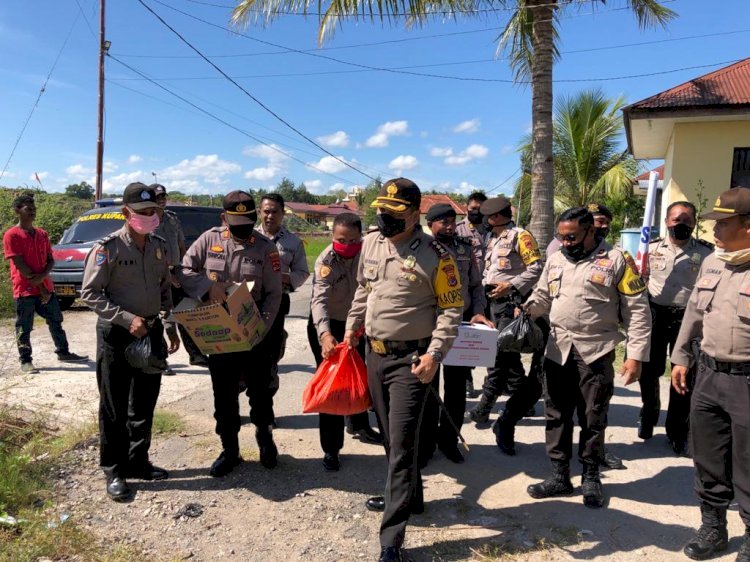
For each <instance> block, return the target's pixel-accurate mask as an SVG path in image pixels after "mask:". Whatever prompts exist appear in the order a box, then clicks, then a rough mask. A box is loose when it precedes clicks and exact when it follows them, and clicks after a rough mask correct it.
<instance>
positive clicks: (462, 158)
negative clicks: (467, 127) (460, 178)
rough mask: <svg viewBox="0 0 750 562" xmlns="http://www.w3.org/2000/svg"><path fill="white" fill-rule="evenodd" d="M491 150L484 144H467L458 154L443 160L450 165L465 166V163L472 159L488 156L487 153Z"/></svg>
mask: <svg viewBox="0 0 750 562" xmlns="http://www.w3.org/2000/svg"><path fill="white" fill-rule="evenodd" d="M489 152H490V150H489V148H487V147H486V146H484V145H481V144H472V145H470V146H467V147H466V148H465V149H464V150H462V151H461V152H459V153H458V154H454V155H451V156H448V157H447V158H446V159H445V160H443V162H445V164H447V165H448V166H463V165H464V164H468V163H469V162H471V161H472V160H477V159H480V158H484V157H485V156H487V154H489Z"/></svg>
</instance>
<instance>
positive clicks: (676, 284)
mask: <svg viewBox="0 0 750 562" xmlns="http://www.w3.org/2000/svg"><path fill="white" fill-rule="evenodd" d="M695 219H696V216H695V206H694V205H693V204H692V203H689V202H687V201H677V202H675V203H672V204H671V205H669V207H667V216H666V219H665V221H664V223H665V226H666V228H667V237H666V238H663V239H657V240H654V241H653V242H652V243H651V244H650V245H649V248H648V261H649V268H648V295H649V301H650V303H651V317H652V323H653V331H652V334H651V354H650V357H649V360H648V363H644V364H643V373H642V374H641V380H640V385H641V400H642V401H643V407H642V408H641V413H640V416H639V418H638V437H640V438H641V439H650V438H651V437H652V436H653V434H654V426H655V425H656V423H657V422H658V420H659V410H660V409H661V400H660V398H659V379H660V378H661V377H662V375H663V374H664V363H665V360H666V357H667V348H669V351H670V352H671V351H673V350H674V344H675V340H676V339H677V334H678V332H679V331H680V326H681V324H682V316H683V315H684V314H685V306H686V305H687V302H688V299H689V298H690V292H691V291H692V290H693V287H694V286H695V280H696V279H697V277H698V270H699V269H700V266H701V264H702V263H703V260H704V259H705V258H706V257H708V256H709V255H710V254H711V253H712V252H713V246H712V245H711V244H710V243H708V242H704V241H703V240H698V239H695V238H693V237H692V236H691V235H692V232H693V229H694V228H695V222H696V221H695ZM689 416H690V394H689V393H688V394H686V395H685V396H682V395H680V394H679V393H677V392H675V391H674V389H672V388H671V387H670V393H669V409H668V410H667V421H666V424H665V426H666V430H667V439H668V440H669V444H670V445H671V446H672V449H673V450H674V452H675V453H676V454H678V455H681V454H683V453H685V451H686V448H687V436H688V427H689V425H688V421H689Z"/></svg>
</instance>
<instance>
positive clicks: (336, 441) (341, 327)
mask: <svg viewBox="0 0 750 562" xmlns="http://www.w3.org/2000/svg"><path fill="white" fill-rule="evenodd" d="M329 322H330V325H331V335H333V337H334V338H336V341H338V342H339V343H340V342H341V341H343V339H344V332H345V331H346V321H345V320H333V319H331V320H330V321H329ZM307 341H308V342H309V343H310V350H311V351H312V354H313V356H314V357H315V364H316V365H318V366H319V365H320V364H321V363H322V362H323V350H322V348H321V347H320V341H319V340H318V333H317V331H316V330H315V326H314V325H313V322H312V315H310V318H309V319H308V321H307ZM357 351H359V354H360V355H361V356H362V359H363V360H364V357H365V353H364V351H365V340H364V338H360V341H359V346H358V347H357ZM345 423H346V424H348V425H350V426H351V429H352V431H359V430H360V429H365V428H369V427H370V418H369V416H368V413H367V411H364V412H360V413H359V414H354V415H353V416H334V415H331V414H318V431H319V433H320V447H321V448H322V449H323V452H324V453H331V454H338V452H339V451H340V450H341V449H342V448H343V447H344V425H345Z"/></svg>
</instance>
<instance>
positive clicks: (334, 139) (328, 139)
mask: <svg viewBox="0 0 750 562" xmlns="http://www.w3.org/2000/svg"><path fill="white" fill-rule="evenodd" d="M317 141H318V142H319V143H320V144H322V145H323V146H327V147H333V148H344V147H346V146H349V135H347V134H346V132H344V131H336V132H335V133H331V134H330V135H323V136H322V137H318V138H317Z"/></svg>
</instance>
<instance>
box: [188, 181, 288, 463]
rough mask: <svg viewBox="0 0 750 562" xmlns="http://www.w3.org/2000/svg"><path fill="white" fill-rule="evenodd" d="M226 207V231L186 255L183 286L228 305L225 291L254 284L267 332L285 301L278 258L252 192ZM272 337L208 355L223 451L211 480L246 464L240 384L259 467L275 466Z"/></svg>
mask: <svg viewBox="0 0 750 562" xmlns="http://www.w3.org/2000/svg"><path fill="white" fill-rule="evenodd" d="M222 206H223V207H224V212H223V213H222V215H221V220H222V226H217V227H214V228H212V229H210V230H207V231H206V232H204V233H203V234H201V235H200V237H199V238H198V239H197V240H196V241H195V242H194V243H193V244H192V246H190V248H189V249H188V251H187V253H186V254H185V257H184V258H183V260H182V275H181V279H180V280H181V282H182V286H183V287H184V288H185V292H186V293H187V294H188V295H190V296H191V297H193V298H197V299H201V300H205V301H207V302H209V303H212V304H217V303H223V302H224V301H225V300H226V291H227V289H228V288H229V287H230V286H231V285H232V284H233V283H240V282H245V281H253V282H254V285H253V290H252V297H253V300H254V301H255V304H256V305H257V306H258V310H259V311H260V314H261V316H262V317H263V321H264V322H265V324H266V327H269V326H272V325H273V322H274V319H275V318H276V314H277V313H278V310H279V303H280V302H281V273H280V272H281V264H280V260H279V253H278V251H277V250H276V246H275V245H274V244H273V243H272V242H271V241H270V240H268V238H266V237H265V236H263V235H262V234H260V233H258V232H256V231H255V230H254V229H255V222H256V218H257V213H256V210H255V202H254V201H253V198H252V197H251V196H250V195H249V194H248V193H245V192H244V191H232V192H231V193H228V194H227V195H226V196H225V197H224V201H223V202H222ZM266 333H267V334H269V332H266ZM268 337H269V336H268V335H267V336H266V337H265V338H264V339H263V340H262V341H261V342H259V343H258V344H256V345H255V347H253V349H251V350H250V351H240V352H236V353H217V354H211V355H209V356H208V369H209V371H210V373H211V385H212V386H213V392H214V418H215V419H216V433H217V434H218V435H219V438H220V439H221V445H222V449H223V450H222V452H221V454H220V455H219V458H217V459H216V461H214V463H213V464H212V465H211V470H210V472H209V473H210V475H211V476H214V477H220V476H224V475H226V474H229V473H230V472H231V471H232V470H233V469H234V467H235V466H237V465H238V464H239V463H240V462H242V458H241V457H240V452H239V451H240V448H239V439H238V434H239V431H240V407H239V400H238V397H237V389H238V387H239V382H240V380H241V379H244V381H245V384H246V385H247V394H248V396H249V398H250V421H251V422H252V423H253V424H254V425H255V427H256V430H255V438H256V440H257V442H258V448H259V449H260V462H261V464H262V465H263V466H264V467H266V468H274V467H275V466H276V463H277V456H278V451H277V449H276V444H275V443H274V441H273V435H272V433H271V427H270V426H271V421H272V415H273V414H272V409H271V408H272V402H271V394H270V391H269V386H270V380H271V362H272V361H273V360H274V358H275V353H276V351H277V349H276V348H273V347H270V346H269V343H268Z"/></svg>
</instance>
